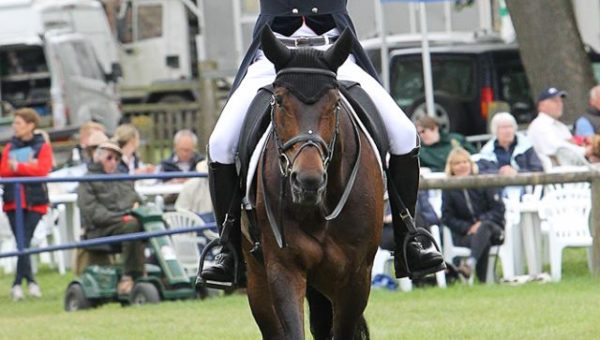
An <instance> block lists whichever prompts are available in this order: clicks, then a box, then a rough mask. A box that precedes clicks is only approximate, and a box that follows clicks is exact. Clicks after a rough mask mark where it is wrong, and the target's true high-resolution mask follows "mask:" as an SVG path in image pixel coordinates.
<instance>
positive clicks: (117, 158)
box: [106, 155, 121, 162]
mask: <svg viewBox="0 0 600 340" xmlns="http://www.w3.org/2000/svg"><path fill="white" fill-rule="evenodd" d="M106 160H107V161H112V160H114V161H115V162H120V161H121V157H119V156H115V155H108V156H106Z"/></svg>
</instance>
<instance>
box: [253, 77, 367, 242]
mask: <svg viewBox="0 0 600 340" xmlns="http://www.w3.org/2000/svg"><path fill="white" fill-rule="evenodd" d="M282 73H303V74H319V75H326V76H331V77H334V78H335V77H336V74H335V73H334V72H331V71H327V70H321V69H313V68H287V69H284V70H281V71H279V72H278V73H277V75H278V76H279V75H280V74H282ZM277 105H280V104H279V103H277V100H276V99H275V96H273V97H272V98H271V102H270V106H271V109H270V114H271V124H272V129H271V134H272V136H273V139H274V141H275V144H276V147H277V152H278V154H279V156H278V159H279V171H280V173H281V182H280V191H279V203H280V204H279V213H278V217H279V218H278V219H276V218H275V216H274V214H273V211H272V209H271V206H270V203H269V199H268V195H267V193H266V190H263V194H264V204H265V210H266V212H267V218H268V219H269V222H270V224H271V229H272V230H273V233H274V236H275V239H276V241H277V244H278V245H279V247H281V248H283V247H285V245H286V244H285V238H284V235H283V227H282V226H283V225H282V215H283V214H282V204H281V203H282V202H283V201H284V197H285V188H287V186H286V185H285V182H286V181H287V180H288V179H289V176H290V175H291V172H292V168H293V165H294V162H295V161H296V159H298V157H299V155H300V153H301V152H302V151H303V150H304V149H306V148H309V147H315V148H317V150H319V155H320V157H321V161H322V163H323V168H324V170H325V173H327V169H328V167H329V164H330V163H331V160H332V159H333V155H334V150H335V145H336V143H337V137H338V134H339V125H340V117H339V113H340V111H341V107H342V106H344V108H345V110H346V111H347V112H348V113H349V112H351V110H352V108H351V106H350V104H349V103H348V102H347V100H341V99H338V101H337V103H336V105H335V109H334V110H335V131H334V134H333V137H332V138H331V141H330V142H329V143H327V142H325V140H324V139H323V137H321V135H319V134H318V133H315V131H313V130H312V129H309V130H307V131H306V132H302V133H300V134H298V135H296V136H294V137H292V138H290V139H288V140H287V141H285V142H284V141H283V140H282V139H281V137H280V135H279V133H278V132H277V126H276V122H275V108H276V106H277ZM349 118H350V120H351V122H352V126H353V130H354V137H355V141H356V145H357V152H356V158H355V161H354V166H353V168H352V171H351V173H350V177H349V178H348V182H347V183H346V187H345V189H344V192H343V193H342V196H341V197H340V200H339V202H338V203H337V205H336V207H335V208H334V210H333V212H331V213H330V214H328V215H326V216H325V217H324V218H325V220H327V221H330V220H333V219H335V218H336V217H337V216H338V215H339V213H340V212H341V211H342V209H343V207H344V205H345V203H346V201H347V200H348V197H349V195H350V191H351V190H352V187H353V185H354V182H355V180H356V176H357V173H358V168H359V165H360V164H359V163H360V162H359V161H360V157H361V149H362V147H361V141H360V134H359V131H358V126H357V123H356V121H355V118H354V116H353V115H352V114H349ZM298 143H302V144H301V145H300V147H299V148H298V150H297V151H296V153H295V154H294V155H293V157H292V158H291V159H290V157H288V155H287V151H288V150H289V149H291V148H292V147H293V146H294V145H296V144H298ZM266 145H267V143H265V146H264V147H263V151H262V154H263V156H262V158H263V166H262V168H263V172H264V171H265V169H266V159H267V157H265V155H264V152H265V148H266ZM262 182H263V183H262V184H263V188H267V183H266V176H265V174H264V173H263V174H262Z"/></svg>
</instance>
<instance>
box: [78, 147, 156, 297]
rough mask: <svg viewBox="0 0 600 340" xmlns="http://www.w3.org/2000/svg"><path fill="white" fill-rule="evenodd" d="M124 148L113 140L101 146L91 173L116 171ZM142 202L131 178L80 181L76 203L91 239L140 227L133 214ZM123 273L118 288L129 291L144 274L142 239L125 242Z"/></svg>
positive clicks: (91, 165) (136, 230)
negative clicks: (133, 210)
mask: <svg viewBox="0 0 600 340" xmlns="http://www.w3.org/2000/svg"><path fill="white" fill-rule="evenodd" d="M122 154H123V151H122V150H121V148H119V146H118V145H117V144H115V143H113V142H105V143H102V144H100V146H98V149H97V150H96V152H95V153H94V162H93V163H91V164H90V165H89V166H88V174H89V175H99V174H115V173H117V164H118V163H119V161H120V160H121V156H122ZM140 202H141V198H140V197H139V195H138V194H137V193H136V191H135V189H134V187H133V182H131V181H109V182H99V181H98V182H81V183H80V184H79V188H78V196H77V204H78V205H79V209H80V211H81V227H82V228H83V229H84V231H85V237H86V238H88V239H91V238H97V237H104V236H111V235H119V234H128V233H134V232H139V231H141V230H142V229H141V225H140V223H139V222H138V221H137V220H136V219H135V218H134V217H133V216H132V215H131V214H130V211H131V209H132V208H134V207H135V206H136V205H137V204H139V203H140ZM122 249H123V252H122V254H123V276H122V277H121V280H120V281H119V284H118V287H117V290H118V292H119V294H128V293H130V292H131V289H132V288H133V283H134V279H136V278H137V277H140V276H142V275H144V245H143V243H142V241H140V240H136V241H128V242H123V246H122Z"/></svg>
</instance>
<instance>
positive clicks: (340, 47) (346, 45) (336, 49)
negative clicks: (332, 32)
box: [324, 28, 353, 71]
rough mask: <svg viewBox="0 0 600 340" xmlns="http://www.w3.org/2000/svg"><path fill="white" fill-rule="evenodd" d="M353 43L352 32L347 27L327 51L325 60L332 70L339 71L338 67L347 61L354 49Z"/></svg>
mask: <svg viewBox="0 0 600 340" xmlns="http://www.w3.org/2000/svg"><path fill="white" fill-rule="evenodd" d="M352 43H353V41H352V32H350V30H349V29H348V28H346V29H344V32H342V35H340V37H339V39H338V40H337V41H336V42H335V44H334V45H333V46H331V47H330V48H329V49H328V50H327V51H326V52H325V56H324V58H325V62H326V63H327V65H329V67H330V68H331V70H333V71H337V69H338V67H340V65H342V64H343V63H344V61H346V59H347V58H348V55H350V51H351V50H352Z"/></svg>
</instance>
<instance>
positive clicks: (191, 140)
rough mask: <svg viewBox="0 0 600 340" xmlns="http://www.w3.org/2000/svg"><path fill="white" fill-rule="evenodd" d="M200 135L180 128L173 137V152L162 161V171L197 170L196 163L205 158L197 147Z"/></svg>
mask: <svg viewBox="0 0 600 340" xmlns="http://www.w3.org/2000/svg"><path fill="white" fill-rule="evenodd" d="M197 146H198V137H196V134H195V133H193V132H192V131H191V130H179V131H178V132H177V133H176V134H175V137H174V138H173V150H174V152H173V154H171V156H170V157H169V158H167V159H165V160H163V161H162V162H160V171H163V172H172V171H183V172H188V171H195V169H196V164H198V162H200V161H201V160H203V159H204V157H202V156H201V155H200V154H199V153H198V152H196V148H197ZM171 181H178V182H183V181H185V179H175V178H174V179H172V180H171Z"/></svg>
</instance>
